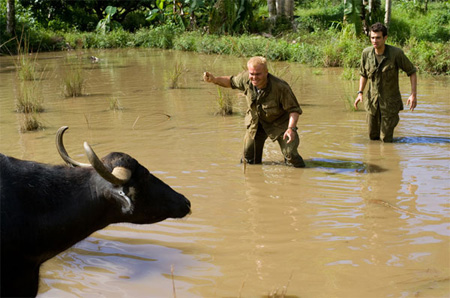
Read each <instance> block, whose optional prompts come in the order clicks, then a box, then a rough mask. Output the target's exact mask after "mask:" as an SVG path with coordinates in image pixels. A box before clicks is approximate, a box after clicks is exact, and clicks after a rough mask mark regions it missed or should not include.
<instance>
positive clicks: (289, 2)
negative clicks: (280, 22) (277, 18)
mask: <svg viewBox="0 0 450 298" xmlns="http://www.w3.org/2000/svg"><path fill="white" fill-rule="evenodd" d="M284 15H285V16H286V17H287V18H288V19H289V20H292V19H293V18H294V0H285V4H284Z"/></svg>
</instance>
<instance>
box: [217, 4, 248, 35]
mask: <svg viewBox="0 0 450 298" xmlns="http://www.w3.org/2000/svg"><path fill="white" fill-rule="evenodd" d="M254 26H255V24H254V19H253V6H252V3H251V1H250V0H217V1H216V2H215V4H214V6H213V7H212V10H211V13H210V16H209V32H210V33H214V34H236V33H241V34H242V33H244V32H251V31H252V28H253V27H254Z"/></svg>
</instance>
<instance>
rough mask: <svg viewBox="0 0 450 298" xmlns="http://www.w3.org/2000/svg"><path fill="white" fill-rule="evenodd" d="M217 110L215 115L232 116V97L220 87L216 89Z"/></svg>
mask: <svg viewBox="0 0 450 298" xmlns="http://www.w3.org/2000/svg"><path fill="white" fill-rule="evenodd" d="M217 93H218V97H217V109H216V112H215V114H216V115H221V116H227V115H232V114H233V96H232V95H231V93H230V92H228V91H226V90H224V89H223V88H221V87H217Z"/></svg>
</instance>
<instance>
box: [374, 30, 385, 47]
mask: <svg viewBox="0 0 450 298" xmlns="http://www.w3.org/2000/svg"><path fill="white" fill-rule="evenodd" d="M386 39H387V35H386V36H384V37H383V32H372V31H370V42H371V43H372V45H373V47H374V48H375V49H383V48H384V44H385V43H386Z"/></svg>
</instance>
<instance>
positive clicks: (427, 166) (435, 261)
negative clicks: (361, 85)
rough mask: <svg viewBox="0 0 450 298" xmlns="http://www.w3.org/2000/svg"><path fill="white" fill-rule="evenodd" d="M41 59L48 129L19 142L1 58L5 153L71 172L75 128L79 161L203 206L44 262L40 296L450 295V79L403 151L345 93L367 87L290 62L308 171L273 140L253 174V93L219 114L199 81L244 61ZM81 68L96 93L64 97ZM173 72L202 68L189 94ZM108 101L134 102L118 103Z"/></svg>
mask: <svg viewBox="0 0 450 298" xmlns="http://www.w3.org/2000/svg"><path fill="white" fill-rule="evenodd" d="M90 56H96V57H99V58H100V60H99V61H98V63H95V64H93V63H91V61H90V59H89V57H90ZM37 61H38V63H39V68H38V69H42V70H43V71H46V72H47V73H46V75H45V76H43V77H45V78H46V79H45V80H43V81H42V94H43V97H44V98H45V101H44V108H45V113H42V114H41V116H40V119H41V120H42V122H43V123H44V125H45V130H43V131H38V132H33V133H26V134H21V133H19V132H18V127H19V121H20V117H19V116H20V115H18V114H16V113H15V112H14V101H15V100H16V98H17V95H18V92H19V91H20V90H19V86H20V84H19V82H18V80H17V76H16V74H15V71H14V63H13V61H12V60H11V59H10V58H9V57H0V94H1V97H0V151H1V152H2V153H4V154H7V155H11V156H14V157H17V158H23V159H30V160H36V161H41V162H47V163H52V164H62V161H61V159H60V157H59V155H58V154H57V152H56V149H55V144H54V136H55V132H56V130H57V129H58V128H59V127H61V126H63V125H67V126H69V127H70V131H69V132H68V135H67V136H66V138H65V145H66V148H67V149H68V151H69V154H70V155H71V156H73V158H75V159H76V160H79V161H80V162H85V161H86V157H85V153H84V150H83V146H82V143H83V141H87V142H88V143H90V144H92V145H93V146H94V150H95V151H96V152H97V154H99V155H100V156H104V155H106V154H108V153H109V152H111V151H120V152H126V153H128V154H130V155H131V156H133V157H134V158H136V159H137V160H138V161H139V162H140V163H141V164H143V165H144V166H146V167H147V168H148V169H149V170H150V171H151V172H153V174H154V175H155V176H157V177H158V178H161V179H162V180H164V181H165V182H166V183H168V184H169V185H171V186H172V187H173V188H174V189H176V190H177V191H179V192H180V193H183V194H184V195H186V197H187V198H189V200H190V201H191V202H192V211H193V213H192V215H191V216H190V217H189V218H187V219H183V220H167V221H164V222H162V223H158V224H154V225H146V226H139V225H130V224H119V225H111V226H110V227H108V228H106V229H104V230H101V231H99V232H97V233H94V234H93V235H91V237H89V238H87V239H86V240H85V241H82V242H80V243H79V244H77V245H76V246H75V247H73V248H71V249H69V250H67V251H65V252H63V253H61V254H60V255H58V256H57V257H56V258H54V259H52V260H50V261H48V262H47V263H46V264H45V265H44V266H43V268H42V270H41V277H42V279H41V285H40V294H39V296H40V297H43V298H48V297H133V298H134V297H174V296H175V294H174V289H175V292H176V296H178V297H239V296H240V297H259V296H261V297H267V296H268V293H278V294H280V293H281V292H282V291H283V290H284V289H286V288H287V295H286V297H287V296H289V297H369V298H370V297H377V298H378V297H415V296H421V297H448V293H450V286H449V284H450V283H449V282H448V281H449V278H450V272H449V270H450V265H449V264H450V256H449V253H448V252H449V249H450V247H449V243H450V242H449V237H450V232H449V231H450V201H449V198H450V186H449V181H450V174H449V173H450V171H449V170H450V166H449V160H450V150H449V149H450V145H449V143H450V142H449V140H450V135H449V134H450V117H449V111H450V103H449V100H448V94H449V92H450V79H449V78H428V77H425V78H420V80H419V87H418V102H419V103H418V107H417V108H416V110H415V111H414V112H413V113H411V112H409V111H403V112H401V114H400V117H401V121H400V123H399V126H398V127H397V129H396V132H395V142H394V143H391V144H383V143H380V142H374V141H369V140H368V137H367V132H366V123H365V115H364V112H357V113H354V112H350V111H348V110H347V106H346V103H345V102H344V101H343V100H342V98H346V97H348V96H349V94H350V95H353V94H355V91H356V90H357V88H358V82H357V81H344V80H342V79H341V72H342V69H339V68H332V69H324V70H322V71H321V73H322V74H323V75H320V76H317V75H314V74H313V73H314V72H313V71H312V70H311V69H310V68H306V67H302V66H300V65H298V64H289V66H290V67H289V73H286V75H285V77H284V78H285V79H286V80H287V81H288V82H289V83H290V84H291V85H292V88H293V91H294V93H295V94H296V96H297V98H298V99H299V101H300V104H301V105H302V107H303V111H304V113H303V115H301V117H300V119H299V125H298V126H299V135H300V138H301V143H300V148H299V150H300V154H301V155H302V156H303V157H304V159H305V161H306V164H307V168H305V169H295V168H290V167H286V166H285V165H284V162H283V156H282V155H281V152H280V150H279V146H278V144H277V143H273V142H270V141H267V142H266V145H265V151H264V155H263V164H262V165H247V167H246V169H245V171H244V166H243V165H242V164H240V163H239V160H240V157H241V153H242V148H243V147H242V140H243V136H244V132H245V131H244V117H243V114H244V112H245V103H244V100H243V98H242V96H240V95H239V94H238V93H236V92H235V91H231V90H227V91H230V94H231V96H232V97H233V99H234V106H233V109H234V110H235V111H236V113H235V114H234V115H233V116H232V117H220V116H214V114H215V108H216V106H217V102H216V101H217V98H218V91H217V88H216V87H215V86H212V85H211V84H205V83H203V82H202V81H201V78H202V73H203V72H204V71H205V70H209V71H211V72H213V73H214V74H217V75H231V74H236V73H238V72H239V71H241V70H242V65H245V61H246V59H245V58H233V57H228V56H216V55H214V56H208V55H199V54H193V53H185V52H177V51H161V50H152V49H130V50H128V49H127V50H99V51H86V52H77V53H76V52H67V53H61V52H59V53H45V54H40V55H39V59H37ZM79 61H81V63H82V64H83V65H82V67H83V71H84V72H85V74H84V75H85V76H86V79H87V81H86V82H87V86H86V92H85V93H86V96H82V97H79V98H64V97H62V95H61V94H62V92H61V80H62V77H63V73H64V71H65V68H66V67H68V66H69V65H70V64H74V63H79ZM175 63H182V64H183V65H185V66H186V69H188V70H189V71H188V72H187V74H186V75H184V76H182V77H181V78H180V81H179V85H180V86H181V87H182V88H179V89H168V88H167V79H168V78H169V77H170V72H171V71H172V69H173V67H174V65H175ZM286 65H287V63H285V62H273V63H271V69H274V71H276V70H277V69H285V67H286ZM292 78H295V80H294V79H292ZM400 85H401V90H402V91H403V92H406V91H408V90H409V88H410V86H409V79H408V78H407V77H406V76H404V75H401V78H400ZM407 97H408V95H407V94H405V95H404V100H405V101H406V99H407ZM111 98H115V99H118V100H119V101H120V103H121V106H122V107H123V109H122V110H119V111H113V110H110V109H109V104H110V100H111ZM83 159H84V160H83ZM80 216H82V215H80ZM172 268H173V270H172Z"/></svg>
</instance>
